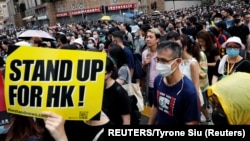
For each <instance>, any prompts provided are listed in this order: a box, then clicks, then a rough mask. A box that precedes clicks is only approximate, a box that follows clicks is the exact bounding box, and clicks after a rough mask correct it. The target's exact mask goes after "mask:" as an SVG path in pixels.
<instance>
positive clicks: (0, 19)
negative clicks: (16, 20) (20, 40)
mask: <svg viewBox="0 0 250 141" xmlns="http://www.w3.org/2000/svg"><path fill="white" fill-rule="evenodd" d="M7 17H9V13H8V8H7V4H6V1H5V0H0V30H1V29H3V28H4V23H5V22H6V18H7Z"/></svg>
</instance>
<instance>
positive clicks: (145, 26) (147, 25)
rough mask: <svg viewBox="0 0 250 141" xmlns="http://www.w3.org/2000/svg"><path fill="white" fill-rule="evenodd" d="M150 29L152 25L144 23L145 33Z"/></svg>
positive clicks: (143, 29) (142, 27) (142, 28)
mask: <svg viewBox="0 0 250 141" xmlns="http://www.w3.org/2000/svg"><path fill="white" fill-rule="evenodd" d="M149 29H151V27H150V25H149V24H143V25H142V26H141V30H142V31H144V32H145V33H146V32H147V31H148V30H149Z"/></svg>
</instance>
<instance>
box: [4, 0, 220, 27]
mask: <svg viewBox="0 0 250 141" xmlns="http://www.w3.org/2000/svg"><path fill="white" fill-rule="evenodd" d="M0 1H1V0H0ZM208 1H210V2H211V1H213V0H7V5H8V6H7V7H8V8H9V13H10V16H9V20H8V21H10V22H12V23H14V24H15V25H18V26H20V25H23V26H34V25H43V26H53V25H55V24H56V23H61V24H64V23H65V24H66V23H78V22H81V21H84V20H98V19H100V18H101V17H102V16H103V15H112V14H123V13H125V12H132V13H139V12H140V13H150V12H152V11H155V10H157V11H168V10H171V9H180V8H185V7H191V6H196V5H201V4H202V3H204V2H208ZM215 1H218V0H215ZM23 5H24V6H23ZM154 6H155V7H154Z"/></svg>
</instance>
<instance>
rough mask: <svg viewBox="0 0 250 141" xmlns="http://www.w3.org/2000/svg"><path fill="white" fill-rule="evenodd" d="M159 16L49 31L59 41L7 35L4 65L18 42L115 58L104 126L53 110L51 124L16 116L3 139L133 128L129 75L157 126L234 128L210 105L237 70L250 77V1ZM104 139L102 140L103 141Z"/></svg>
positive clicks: (109, 71)
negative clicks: (213, 91) (211, 92)
mask: <svg viewBox="0 0 250 141" xmlns="http://www.w3.org/2000/svg"><path fill="white" fill-rule="evenodd" d="M157 16H158V18H153V19H152V15H151V14H142V15H141V16H140V17H138V18H135V19H134V20H135V22H136V23H137V24H136V25H129V24H127V23H122V22H117V21H102V20H97V21H86V22H81V23H75V24H60V25H59V24H58V25H56V26H51V27H48V28H46V29H44V30H46V31H47V32H48V33H50V34H51V35H52V36H53V37H55V39H56V40H55V41H43V39H42V38H39V37H32V38H31V39H29V40H25V41H20V40H19V39H18V34H17V33H16V34H15V35H16V36H14V35H9V34H6V35H2V36H1V38H0V40H1V61H0V64H1V66H2V67H4V65H5V60H6V57H8V53H9V50H11V49H10V48H11V47H13V46H12V45H20V44H18V43H22V44H24V43H26V44H25V45H28V46H36V47H48V48H54V49H74V50H88V51H97V52H106V53H107V55H108V57H107V64H106V73H105V90H104V98H103V108H102V112H101V118H100V120H97V121H95V120H91V121H86V122H83V121H64V120H63V119H62V118H61V117H60V116H59V115H57V114H54V113H50V112H44V113H43V114H44V115H45V116H47V118H45V119H44V121H43V120H39V119H37V120H33V119H32V120H31V119H30V118H23V119H22V118H20V117H19V116H18V115H12V120H13V123H11V124H10V125H8V126H9V127H6V129H9V130H8V132H7V131H6V132H5V133H6V135H5V136H4V139H3V140H5V141H9V140H18V138H20V139H19V140H20V141H21V140H22V141H23V140H25V139H24V138H27V139H31V138H32V139H33V138H37V139H40V140H43V139H44V140H58V141H59V140H74V141H76V140H79V139H81V138H82V137H84V138H85V136H86V139H89V140H92V139H93V138H95V139H96V135H100V134H101V133H102V130H101V129H102V128H103V127H105V126H108V125H130V124H131V125H133V124H132V118H131V111H132V109H131V105H130V104H129V101H130V99H129V97H128V93H127V91H125V90H124V89H123V88H122V85H123V84H127V83H128V80H129V78H128V77H129V76H131V79H132V80H133V83H138V82H139V83H140V86H141V91H142V92H143V95H144V96H146V99H145V102H146V103H147V105H148V106H150V107H151V114H150V117H149V120H148V124H149V125H201V124H206V125H207V124H208V125H211V124H215V125H217V124H229V123H228V121H227V119H226V118H225V117H226V115H225V113H224V112H223V109H222V107H221V106H220V107H219V108H220V109H219V110H218V107H214V106H213V105H211V103H210V102H209V100H208V96H207V88H208V87H209V86H211V85H213V84H214V83H216V82H217V81H220V80H221V79H223V78H225V77H227V76H229V75H231V74H232V73H234V72H247V73H250V62H249V61H248V59H249V57H250V48H249V46H250V36H249V34H250V7H249V6H248V5H246V4H244V3H239V4H237V5H236V4H234V5H232V4H225V5H210V6H206V7H199V6H197V7H190V8H184V9H178V10H171V11H164V12H161V13H158V14H157ZM19 32H22V31H19ZM6 33H7V32H6ZM133 54H137V55H139V57H140V59H141V64H142V66H141V68H142V70H143V71H144V74H145V75H144V76H143V77H142V78H140V79H139V80H138V78H134V77H133V76H134V74H135V69H136V66H135V59H134V55H133ZM127 68H129V69H127ZM129 74H130V75H129ZM209 109H212V114H211V111H210V110H209ZM223 117H224V118H223ZM221 118H223V122H222V121H221V120H220V119H221ZM17 119H18V120H17ZM21 119H22V120H23V121H26V122H27V123H29V124H30V126H28V124H25V125H24V123H23V124H22V121H20V120H21ZM36 121H37V122H36ZM217 121H219V122H217ZM246 124H249V123H246ZM136 125H139V123H138V122H137V123H136ZM24 126H27V127H24ZM14 128H20V129H14ZM22 129H25V130H22ZM18 132H21V133H23V134H18ZM24 132H25V133H24ZM83 134H85V135H83ZM87 136H88V137H87ZM46 137H47V138H46ZM52 137H53V138H54V139H53V138H52ZM101 139H102V138H101V137H100V136H98V139H97V140H101Z"/></svg>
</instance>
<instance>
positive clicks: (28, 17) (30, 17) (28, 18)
mask: <svg viewBox="0 0 250 141" xmlns="http://www.w3.org/2000/svg"><path fill="white" fill-rule="evenodd" d="M33 17H34V15H33V16H27V17H24V18H23V20H24V21H26V20H30V19H32V18H33Z"/></svg>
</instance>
